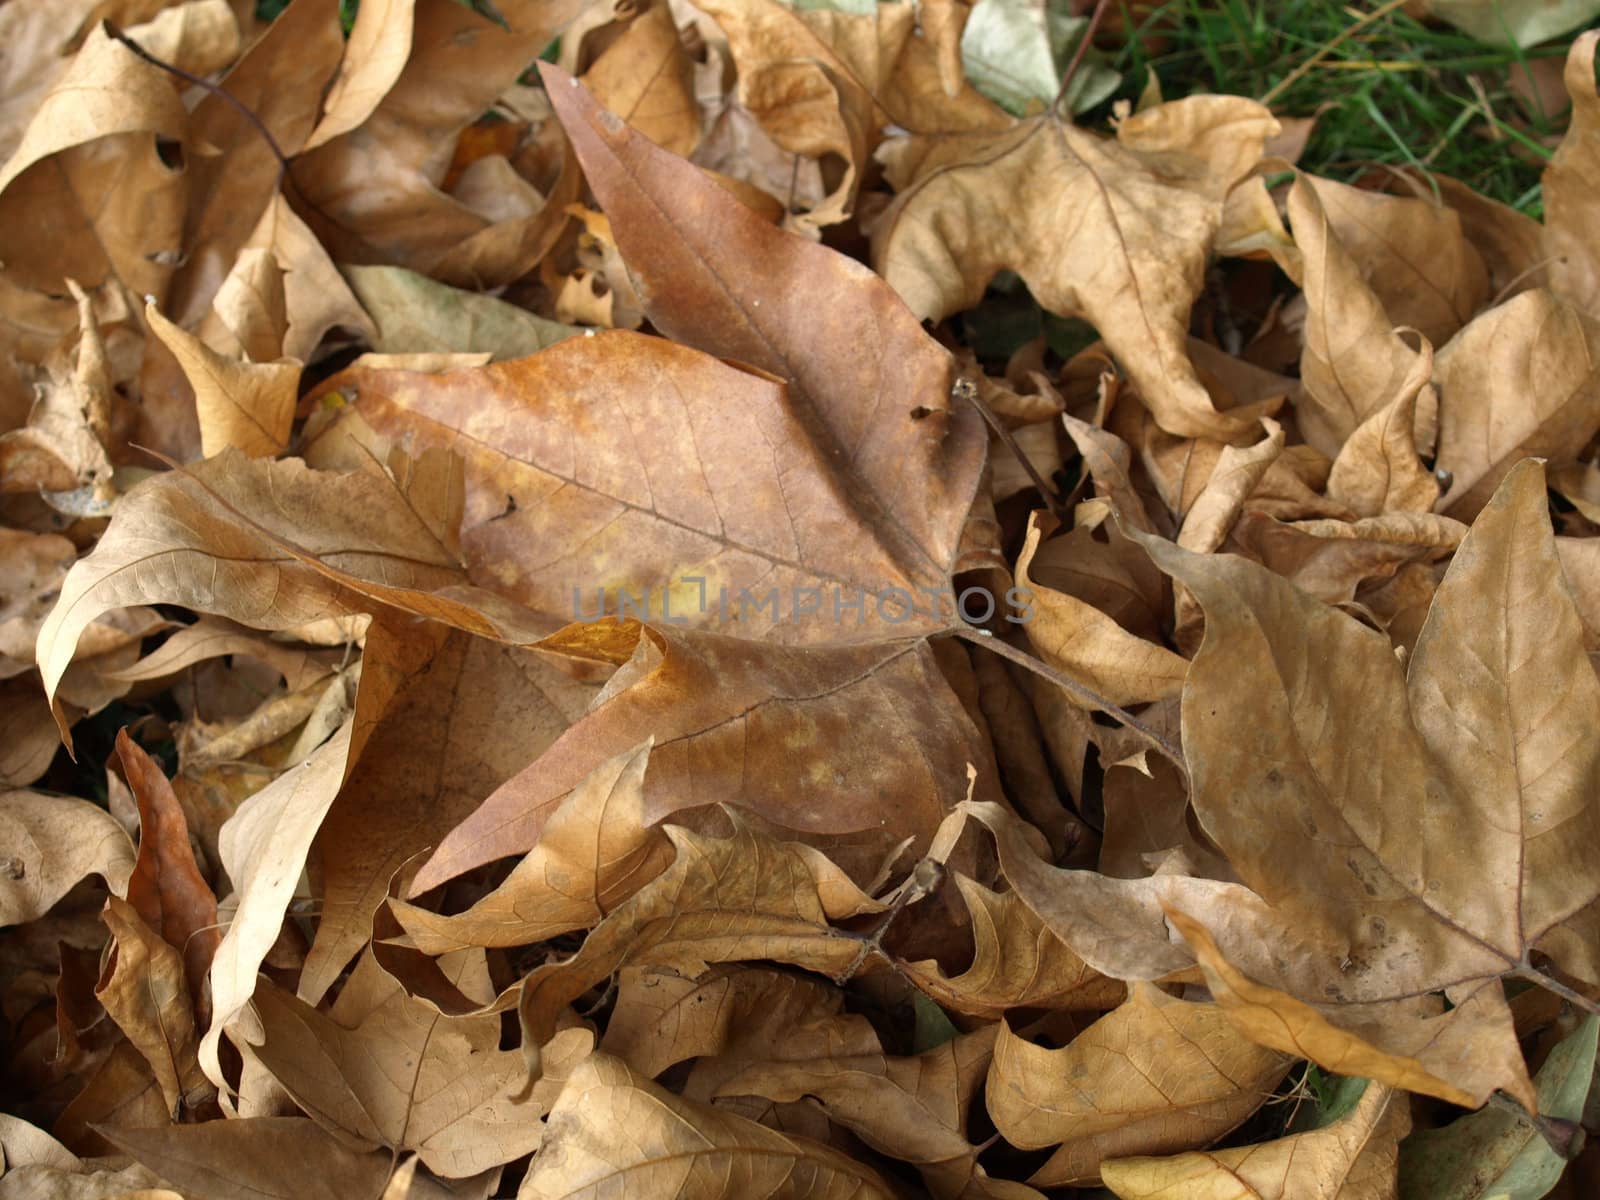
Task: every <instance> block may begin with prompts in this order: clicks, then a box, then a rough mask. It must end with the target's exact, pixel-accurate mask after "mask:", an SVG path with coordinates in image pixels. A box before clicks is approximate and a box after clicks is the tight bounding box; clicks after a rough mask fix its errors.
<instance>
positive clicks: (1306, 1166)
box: [1104, 1083, 1411, 1200]
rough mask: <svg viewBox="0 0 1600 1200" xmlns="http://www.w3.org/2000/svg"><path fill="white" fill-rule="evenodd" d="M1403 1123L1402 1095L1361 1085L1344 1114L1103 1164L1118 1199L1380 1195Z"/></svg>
mask: <svg viewBox="0 0 1600 1200" xmlns="http://www.w3.org/2000/svg"><path fill="white" fill-rule="evenodd" d="M1410 1128H1411V1113H1410V1111H1409V1109H1408V1107H1407V1104H1406V1098H1405V1095H1404V1093H1401V1092H1396V1091H1394V1090H1392V1089H1390V1088H1386V1087H1383V1086H1382V1085H1381V1084H1377V1083H1369V1084H1367V1090H1366V1091H1365V1092H1364V1093H1363V1094H1362V1096H1361V1101H1360V1103H1359V1104H1357V1105H1356V1108H1355V1110H1354V1111H1353V1112H1351V1113H1350V1115H1349V1116H1347V1117H1345V1118H1343V1119H1342V1120H1339V1121H1335V1122H1334V1123H1333V1124H1332V1125H1328V1126H1325V1127H1324V1128H1322V1129H1316V1130H1313V1131H1311V1132H1310V1133H1301V1134H1295V1135H1294V1136H1292V1137H1286V1138H1279V1139H1278V1140H1276V1141H1272V1142H1266V1143H1264V1144H1262V1145H1259V1146H1243V1147H1239V1148H1236V1149H1229V1150H1209V1151H1205V1152H1204V1153H1202V1152H1199V1151H1192V1152H1190V1153H1188V1154H1180V1155H1178V1156H1176V1157H1174V1158H1166V1159H1159V1158H1129V1159H1123V1160H1121V1161H1119V1162H1110V1163H1107V1164H1106V1167H1105V1171H1104V1175H1105V1181H1106V1183H1107V1185H1108V1186H1109V1187H1110V1188H1111V1189H1112V1190H1113V1191H1114V1192H1116V1194H1117V1195H1118V1196H1121V1197H1123V1200H1180V1198H1181V1200H1388V1197H1391V1196H1393V1195H1394V1186H1395V1163H1396V1161H1397V1159H1398V1144H1399V1141H1400V1139H1401V1138H1402V1137H1404V1136H1405V1135H1406V1133H1407V1132H1408V1131H1409V1130H1410Z"/></svg>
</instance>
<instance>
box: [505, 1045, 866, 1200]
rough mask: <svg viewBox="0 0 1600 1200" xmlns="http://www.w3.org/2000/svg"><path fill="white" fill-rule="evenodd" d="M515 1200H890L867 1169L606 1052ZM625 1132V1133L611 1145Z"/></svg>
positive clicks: (575, 1079)
mask: <svg viewBox="0 0 1600 1200" xmlns="http://www.w3.org/2000/svg"><path fill="white" fill-rule="evenodd" d="M546 1125H547V1129H546V1133H545V1145H544V1149H543V1150H542V1151H541V1152H540V1154H539V1156H538V1158H537V1159H535V1160H534V1164H533V1168H532V1170H530V1171H529V1172H528V1175H527V1177H526V1178H525V1179H524V1180H523V1182H522V1187H521V1188H520V1189H519V1190H518V1192H517V1200H557V1198H566V1197H576V1196H581V1195H584V1194H586V1193H590V1192H592V1191H593V1190H594V1189H595V1188H596V1187H599V1186H602V1185H604V1184H605V1183H606V1182H607V1181H614V1182H615V1183H616V1184H617V1186H620V1187H622V1188H624V1189H626V1190H628V1191H629V1192H632V1193H634V1194H641V1195H645V1194H648V1195H662V1196H697V1197H705V1198H706V1200H717V1198H719V1197H721V1198H725V1200H733V1198H734V1197H740V1198H743V1197H749V1198H750V1200H775V1198H776V1197H781V1196H800V1195H803V1196H807V1197H813V1198H815V1200H889V1197H891V1196H893V1195H894V1193H893V1192H892V1191H891V1190H890V1189H889V1186H888V1185H887V1184H886V1183H884V1182H883V1180H882V1179H880V1178H879V1177H878V1175H877V1173H876V1172H875V1171H873V1170H872V1169H871V1168H870V1167H867V1166H866V1165H864V1164H862V1163H859V1162H857V1161H855V1160H854V1159H851V1158H847V1157H845V1156H844V1155H843V1154H840V1153H839V1152H838V1151H837V1150H832V1149H830V1148H829V1147H827V1146H823V1145H821V1144H819V1143H816V1142H812V1141H810V1140H808V1139H804V1138H796V1137H789V1136H786V1135H784V1134H781V1133H778V1132H777V1131H775V1130H771V1129H768V1128H766V1127H765V1126H763V1125H758V1124H756V1123H755V1122H754V1121H750V1120H747V1119H746V1118H744V1117H739V1116H735V1115H733V1114H731V1113H727V1112H724V1111H723V1110H721V1109H718V1108H714V1107H712V1106H711V1105H709V1104H698V1103H695V1102H694V1101H692V1100H683V1099H680V1098H679V1097H677V1096H674V1095H673V1094H672V1093H671V1092H668V1091H667V1090H666V1089H664V1088H661V1087H658V1086H656V1085H655V1084H653V1083H650V1082H649V1081H648V1080H645V1079H641V1078H640V1077H639V1076H637V1075H635V1074H634V1073H633V1072H632V1071H630V1070H629V1069H628V1067H627V1066H626V1065H625V1064H624V1063H622V1062H621V1060H619V1059H616V1058H612V1057H611V1056H610V1055H608V1054H595V1055H593V1056H592V1057H590V1058H588V1059H586V1060H585V1061H584V1062H583V1063H582V1064H581V1065H579V1066H578V1068H577V1069H576V1070H574V1071H573V1073H572V1075H571V1077H570V1078H569V1079H568V1081H567V1086H566V1087H565V1089H564V1090H563V1091H562V1093H561V1095H560V1097H559V1098H558V1099H557V1100H556V1103H555V1107H554V1108H552V1109H551V1111H550V1116H549V1118H548V1120H547V1122H546ZM619 1129H626V1130H627V1131H628V1136H627V1137H626V1138H618V1137H617V1131H618V1130H619Z"/></svg>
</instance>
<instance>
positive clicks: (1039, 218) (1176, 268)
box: [873, 96, 1277, 440]
mask: <svg viewBox="0 0 1600 1200" xmlns="http://www.w3.org/2000/svg"><path fill="white" fill-rule="evenodd" d="M1276 128H1277V123H1276V122H1275V121H1274V120H1273V119H1272V117H1271V115H1270V114H1269V113H1268V112H1267V111H1266V110H1265V109H1264V108H1262V107H1261V106H1259V105H1257V104H1255V103H1253V102H1252V101H1249V100H1245V99H1242V98H1240V97H1234V96H1195V97H1190V98H1189V99H1186V100H1179V101H1176V102H1174V103H1171V104H1165V105H1162V106H1160V107H1159V108H1156V109H1151V110H1149V111H1147V112H1143V113H1140V114H1138V115H1137V116H1134V117H1131V118H1129V119H1128V120H1126V121H1124V122H1123V123H1122V124H1121V126H1120V127H1119V128H1118V136H1117V139H1116V140H1115V141H1105V140H1102V139H1100V138H1098V137H1096V136H1094V135H1093V134H1091V133H1089V132H1087V131H1085V130H1081V129H1078V128H1076V127H1074V126H1072V125H1069V124H1066V123H1064V122H1062V121H1059V120H1058V119H1056V118H1054V117H1051V116H1044V117H1037V118H1034V119H1033V120H1031V121H1027V122H1023V123H1020V124H1018V125H1017V126H1015V127H1014V128H1012V129H1009V130H1005V131H1003V132H1001V133H998V134H992V135H988V134H986V135H973V136H971V137H968V138H951V139H949V140H948V141H947V142H946V143H945V144H944V145H943V146H942V148H941V149H939V150H936V151H934V152H932V154H931V156H930V157H929V158H928V159H926V160H925V161H924V162H923V163H922V166H921V170H920V173H919V175H918V178H917V179H916V181H915V182H914V183H912V184H911V185H910V186H909V187H907V188H905V189H904V190H902V191H901V192H900V194H899V195H898V196H897V197H896V199H895V202H894V204H893V205H892V206H891V207H890V209H889V211H888V212H887V213H885V214H884V216H883V217H882V218H881V220H880V221H879V222H878V224H877V225H876V226H875V227H874V235H873V261H874V263H875V264H876V265H877V267H878V270H879V271H880V272H881V273H882V274H883V277H884V278H885V279H886V280H887V281H888V282H889V283H890V284H891V285H893V287H894V288H895V289H896V290H897V291H898V292H899V293H900V295H901V296H903V297H904V298H905V301H906V303H907V304H908V305H909V306H910V308H911V311H912V312H913V313H915V314H916V315H917V316H919V317H929V318H933V319H939V318H941V317H944V316H946V315H948V314H950V313H952V312H959V311H961V310H963V309H967V308H971V307H972V306H973V305H975V304H976V303H977V302H978V300H979V298H980V297H981V296H982V295H983V290H984V288H985V287H987V286H988V284H989V281H990V280H991V279H993V277H994V276H995V274H996V273H998V272H999V271H1001V270H1003V269H1010V270H1014V271H1016V272H1017V273H1018V274H1019V275H1020V276H1022V279H1023V282H1024V283H1026V284H1027V285H1028V290H1029V292H1030V293H1031V294H1032V295H1033V297H1034V298H1035V299H1036V300H1037V301H1038V302H1039V303H1040V304H1041V305H1042V306H1043V307H1044V308H1046V309H1048V310H1049V311H1050V312H1053V313H1057V314H1059V315H1061V316H1073V317H1082V318H1084V319H1085V320H1087V321H1089V322H1090V323H1092V324H1093V325H1094V326H1095V328H1096V329H1097V330H1098V331H1099V332H1100V334H1101V336H1102V337H1104V338H1105V339H1106V343H1107V345H1108V346H1110V348H1111V350H1112V352H1113V353H1114V354H1116V355H1117V357H1118V359H1119V361H1120V362H1121V363H1122V365H1123V367H1124V369H1125V370H1126V371H1127V372H1128V375H1129V377H1130V378H1131V379H1132V380H1133V382H1134V384H1135V385H1136V386H1137V387H1138V389H1139V393H1140V396H1141V397H1142V398H1143V400H1144V402H1145V403H1146V404H1147V405H1149V406H1150V409H1151V411H1152V412H1153V413H1154V414H1155V416H1156V419H1157V421H1158V422H1159V423H1160V424H1161V426H1162V428H1164V429H1167V430H1169V431H1171V432H1173V433H1177V434H1181V435H1184V436H1191V437H1192V436H1211V437H1218V438H1221V439H1223V440H1233V439H1237V438H1240V437H1241V436H1243V435H1244V434H1246V433H1247V431H1249V430H1250V429H1251V428H1252V427H1253V426H1254V424H1255V421H1256V416H1257V414H1258V412H1259V411H1260V410H1259V409H1257V410H1254V411H1251V410H1245V411H1237V412H1226V413H1219V412H1217V411H1216V409H1215V408H1213V406H1212V402H1211V398H1210V397H1209V396H1208V395H1207V394H1206V390H1205V388H1204V387H1203V386H1202V385H1201V383H1200V380H1199V378H1198V377H1197V375H1196V374H1195V371H1194V367H1193V366H1192V365H1191V363H1190V361H1189V357H1188V354H1187V353H1186V351H1185V338H1186V335H1187V332H1188V322H1189V309H1190V306H1191V305H1192V303H1193V302H1194V299H1195V297H1196V296H1197V295H1198V294H1199V291H1200V286H1201V283H1202V276H1203V275H1204V271H1205V259H1206V254H1207V251H1208V249H1209V246H1210V242H1211V239H1212V238H1213V237H1214V236H1215V234H1216V231H1217V227H1218V223H1219V221H1220V219H1221V214H1222V198H1223V196H1224V195H1225V194H1226V192H1227V190H1228V188H1229V187H1230V186H1231V185H1232V184H1233V183H1234V182H1235V181H1236V180H1237V179H1239V178H1240V177H1242V176H1243V175H1244V174H1245V173H1246V172H1247V171H1248V170H1249V169H1250V168H1251V167H1252V166H1254V165H1255V162H1256V160H1257V159H1258V158H1259V157H1260V156H1261V147H1262V143H1263V141H1264V140H1265V139H1266V138H1267V137H1268V136H1269V135H1270V134H1271V133H1272V132H1274V131H1275V130H1276ZM1035 193H1038V194H1037V196H1035ZM1046 195H1048V197H1049V199H1048V200H1046ZM1041 246H1048V247H1050V248H1051V249H1050V253H1048V254H1041V253H1040V252H1039V248H1040V247H1041Z"/></svg>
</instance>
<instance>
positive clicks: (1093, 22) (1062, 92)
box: [1050, 0, 1111, 117]
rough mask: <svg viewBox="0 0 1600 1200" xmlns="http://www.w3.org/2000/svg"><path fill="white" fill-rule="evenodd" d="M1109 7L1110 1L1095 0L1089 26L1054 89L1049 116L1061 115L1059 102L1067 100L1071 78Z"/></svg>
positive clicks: (1075, 72)
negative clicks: (1059, 84) (1058, 85)
mask: <svg viewBox="0 0 1600 1200" xmlns="http://www.w3.org/2000/svg"><path fill="white" fill-rule="evenodd" d="M1110 6H1111V0H1096V3H1095V6H1094V12H1092V13H1091V14H1090V15H1089V24H1088V25H1087V26H1085V27H1084V30H1083V36H1082V37H1081V38H1079V39H1078V44H1077V46H1076V47H1074V49H1073V51H1072V59H1071V61H1069V62H1068V63H1067V69H1066V70H1065V71H1063V72H1062V73H1061V86H1060V87H1059V88H1057V89H1056V98H1055V99H1054V100H1052V101H1050V115H1051V116H1052V117H1056V116H1060V115H1061V102H1062V101H1063V100H1065V99H1066V98H1067V89H1068V88H1069V87H1071V86H1072V77H1073V76H1074V75H1076V74H1077V73H1078V66H1079V64H1080V63H1082V62H1083V56H1084V55H1085V54H1087V53H1088V52H1089V43H1090V42H1092V41H1094V34H1095V30H1097V29H1099V28H1100V18H1102V17H1104V16H1105V15H1106V9H1107V8H1109V7H1110Z"/></svg>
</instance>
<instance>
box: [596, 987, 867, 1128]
mask: <svg viewBox="0 0 1600 1200" xmlns="http://www.w3.org/2000/svg"><path fill="white" fill-rule="evenodd" d="M843 1008H844V995H843V993H841V992H840V991H839V990H838V989H837V988H834V987H830V986H829V985H828V984H826V983H823V982H822V981H821V980H818V979H815V978H813V977H811V976H807V975H802V974H798V973H792V972H788V971H778V970H774V969H773V968H771V967H760V966H745V965H743V964H726V965H719V966H714V967H712V968H710V969H709V970H708V971H706V972H705V973H704V974H703V975H700V976H698V977H697V978H694V979H686V978H684V977H683V976H681V975H677V974H674V973H672V972H669V971H651V970H646V969H641V968H638V967H624V968H623V969H622V970H621V971H620V972H618V975H617V1003H616V1006H615V1008H613V1009H612V1012H611V1017H610V1019H609V1020H608V1021H607V1023H606V1032H605V1037H604V1038H602V1039H601V1042H600V1049H602V1050H604V1051H605V1052H606V1053H607V1054H614V1055H616V1056H617V1057H618V1058H620V1059H622V1060H624V1061H625V1062H626V1063H627V1064H628V1066H629V1067H630V1068H632V1069H633V1070H634V1071H636V1072H638V1073H639V1074H640V1075H642V1076H644V1077H646V1078H651V1079H653V1078H655V1077H656V1076H658V1075H660V1074H661V1073H662V1072H663V1071H665V1070H666V1069H667V1068H668V1067H671V1066H674V1065H676V1064H677V1063H680V1062H684V1061H685V1060H687V1059H690V1058H698V1059H699V1060H700V1061H699V1062H697V1063H696V1064H695V1066H694V1069H693V1071H691V1073H690V1076H689V1079H688V1081H687V1082H686V1083H685V1084H684V1087H683V1094H684V1095H685V1096H688V1097H689V1098H690V1099H693V1100H702V1101H710V1099H711V1097H712V1095H713V1093H714V1092H715V1091H716V1089H717V1087H718V1086H719V1085H720V1083H721V1081H722V1080H723V1079H726V1078H727V1077H728V1076H729V1075H730V1074H733V1073H736V1072H737V1071H738V1070H739V1069H740V1068H741V1066H742V1065H743V1064H744V1063H746V1062H748V1061H750V1060H751V1059H752V1058H756V1057H761V1058H772V1057H778V1058H782V1059H813V1058H836V1057H843V1056H846V1055H852V1054H874V1053H878V1052H879V1051H881V1050H882V1047H881V1046H880V1045H879V1044H878V1035H877V1034H876V1033H874V1032H873V1029H872V1025H871V1024H870V1023H869V1022H868V1021H867V1019H866V1018H865V1017H863V1016H861V1015H860V1014H858V1013H846V1012H844V1011H843Z"/></svg>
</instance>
